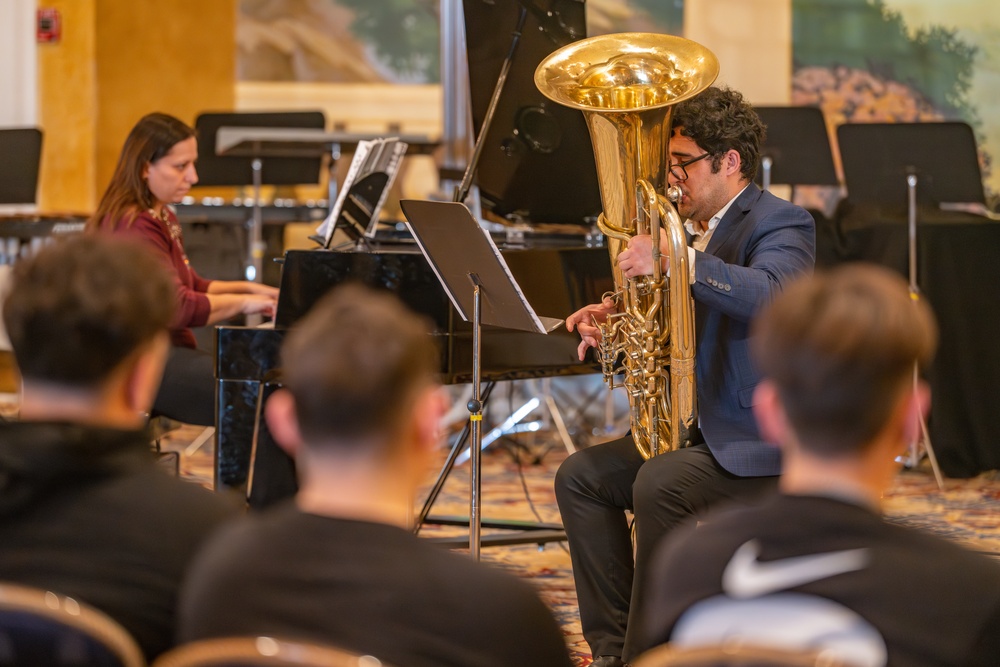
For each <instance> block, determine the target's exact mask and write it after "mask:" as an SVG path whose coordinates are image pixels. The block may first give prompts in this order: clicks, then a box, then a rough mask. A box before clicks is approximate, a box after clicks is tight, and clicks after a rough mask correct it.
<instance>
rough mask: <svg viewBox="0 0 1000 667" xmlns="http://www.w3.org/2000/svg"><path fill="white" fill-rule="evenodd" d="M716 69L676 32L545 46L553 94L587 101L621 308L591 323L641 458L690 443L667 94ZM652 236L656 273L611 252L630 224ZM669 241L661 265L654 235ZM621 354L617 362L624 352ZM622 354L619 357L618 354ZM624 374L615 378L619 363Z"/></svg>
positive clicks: (539, 76) (688, 88)
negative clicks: (624, 397) (625, 268)
mask: <svg viewBox="0 0 1000 667" xmlns="http://www.w3.org/2000/svg"><path fill="white" fill-rule="evenodd" d="M718 73H719V62H718V60H717V59H716V57H715V55H714V54H713V53H712V52H711V51H709V50H708V49H706V48H705V47H703V46H701V45H700V44H697V43H695V42H692V41H690V40H687V39H682V38H680V37H671V36H668V35H657V34H650V33H621V34H616V35H602V36H598V37H591V38H589V39H584V40H581V41H578V42H574V43H572V44H569V45H567V46H565V47H563V48H561V49H559V50H557V51H556V52H554V53H552V54H551V55H550V56H548V57H547V58H546V59H545V60H543V61H542V62H541V63H540V64H539V65H538V68H537V69H536V70H535V85H536V86H537V87H538V89H539V90H540V91H541V92H542V94H543V95H545V96H546V97H548V98H549V99H550V100H552V101H553V102H557V103H559V104H563V105H565V106H568V107H572V108H575V109H580V110H582V111H583V112H584V117H585V118H586V121H587V127H588V129H589V130H590V138H591V141H592V143H593V148H594V155H595V157H596V163H597V175H598V181H599V183H600V189H601V203H602V204H603V208H604V212H603V213H602V214H601V216H600V218H599V219H598V222H597V225H598V228H599V229H600V230H601V232H602V233H603V234H604V235H605V237H606V238H607V243H608V250H609V253H610V255H611V265H612V272H613V274H614V281H615V292H614V293H613V294H610V295H606V296H612V297H613V298H614V299H615V301H616V303H617V306H618V312H617V313H614V314H612V315H610V316H609V317H608V319H607V322H605V323H598V324H599V326H600V330H601V344H600V346H599V348H598V350H597V352H598V357H599V359H600V362H601V368H602V371H603V373H604V379H605V381H606V382H607V383H608V386H609V387H610V388H612V389H614V388H615V387H618V386H623V387H624V388H625V389H626V391H627V393H628V400H629V407H630V413H631V422H632V436H633V438H634V439H635V444H636V448H637V449H638V450H639V453H640V454H641V455H642V457H643V458H645V459H648V458H650V457H651V456H654V455H656V454H660V453H663V452H666V451H671V450H675V449H679V448H680V447H684V446H686V445H688V444H690V439H691V430H692V427H693V425H694V423H695V417H696V414H697V406H696V396H697V394H696V392H695V372H694V358H695V332H694V302H693V301H692V299H691V288H690V285H689V284H688V251H687V242H686V239H685V236H684V227H683V223H682V222H681V219H680V216H679V215H678V213H677V210H676V209H675V208H674V205H673V204H672V203H671V201H669V200H668V199H667V197H670V198H671V199H673V200H676V199H678V198H679V196H680V190H679V189H678V188H671V189H670V190H671V191H673V192H666V193H665V194H666V195H667V196H664V195H663V194H660V193H661V192H663V191H664V188H665V186H666V180H667V168H668V164H667V160H668V159H669V150H668V144H669V141H670V131H671V129H670V116H671V111H672V105H674V104H676V103H678V102H681V101H682V100H685V99H688V98H691V97H694V96H695V95H697V94H698V93H699V92H701V91H702V90H704V89H705V88H707V87H708V86H710V85H711V84H712V82H713V81H714V80H715V78H716V76H718ZM640 234H648V235H650V236H651V237H652V246H653V274H652V275H651V276H637V277H635V278H625V277H624V275H623V274H622V271H621V269H620V268H619V267H618V254H619V253H620V252H621V251H622V250H624V249H625V248H627V247H628V243H629V240H630V239H631V238H632V237H633V236H636V235H640ZM661 234H666V236H667V242H668V247H669V249H670V258H669V268H670V270H669V276H665V275H663V272H662V270H661V267H660V260H661V258H660V245H659V244H660V235H661ZM619 359H620V362H619ZM618 363H620V364H621V366H620V369H619V368H618V366H617V364H618ZM619 373H620V374H621V377H622V380H621V381H620V382H618V383H616V379H615V378H616V375H618V374H619Z"/></svg>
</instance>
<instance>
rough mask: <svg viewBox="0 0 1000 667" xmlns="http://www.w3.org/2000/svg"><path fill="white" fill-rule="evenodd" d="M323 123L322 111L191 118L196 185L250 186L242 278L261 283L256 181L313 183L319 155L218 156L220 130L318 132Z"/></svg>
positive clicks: (317, 178) (258, 185) (258, 183)
mask: <svg viewBox="0 0 1000 667" xmlns="http://www.w3.org/2000/svg"><path fill="white" fill-rule="evenodd" d="M325 125H326V117H325V116H324V114H323V112H322V111H295V112H282V113H259V112H253V113H215V112H211V113H202V114H199V115H198V117H197V118H196V119H195V130H196V131H197V132H198V185H214V186H234V185H235V186H253V189H254V206H253V217H252V218H251V219H250V220H248V221H247V222H248V230H247V232H248V234H247V237H248V240H247V258H246V262H245V266H244V272H245V277H246V279H247V280H251V281H258V282H259V281H260V280H261V268H262V264H263V257H264V247H263V242H262V241H261V238H262V234H263V232H262V229H261V226H262V222H261V213H260V188H261V185H307V184H318V183H319V182H320V173H321V171H322V168H323V157H322V155H321V154H319V153H318V152H314V153H313V154H310V155H296V156H292V157H284V156H269V157H268V159H267V160H264V159H263V156H261V155H220V154H219V153H218V152H217V150H216V147H217V143H218V134H219V130H220V128H223V127H226V128H230V127H245V128H302V129H313V130H318V131H320V132H322V131H323V128H324V127H325Z"/></svg>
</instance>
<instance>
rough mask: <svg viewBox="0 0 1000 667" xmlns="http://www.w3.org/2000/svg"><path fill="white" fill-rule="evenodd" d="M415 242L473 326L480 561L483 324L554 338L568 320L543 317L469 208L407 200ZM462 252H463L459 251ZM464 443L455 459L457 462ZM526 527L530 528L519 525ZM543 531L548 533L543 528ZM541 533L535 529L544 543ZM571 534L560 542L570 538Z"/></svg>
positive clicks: (473, 519)
mask: <svg viewBox="0 0 1000 667" xmlns="http://www.w3.org/2000/svg"><path fill="white" fill-rule="evenodd" d="M400 206H401V208H402V209H403V214H404V215H405V216H406V219H407V224H408V225H409V227H410V231H411V232H412V234H413V238H414V240H415V241H416V242H417V245H418V246H419V248H420V251H421V252H422V253H423V255H424V257H425V258H426V259H427V263H428V264H429V265H430V266H431V268H432V269H433V270H434V273H435V275H436V276H437V278H438V281H439V282H440V283H441V287H442V288H443V289H444V291H445V293H446V294H447V295H448V298H449V299H450V300H451V302H452V305H454V306H455V309H456V310H457V311H458V312H459V314H460V315H461V316H462V318H463V319H464V320H465V321H466V322H471V323H472V399H471V400H470V401H469V405H468V407H469V413H470V417H469V419H470V421H471V423H472V442H471V443H469V448H470V455H471V456H470V458H471V470H470V475H469V476H470V493H469V553H470V555H471V556H472V557H473V559H475V560H479V551H480V546H481V542H480V541H481V527H482V517H481V514H480V512H481V508H482V497H481V493H482V470H481V468H480V463H481V459H482V435H483V433H482V419H483V396H482V394H481V391H480V385H481V376H482V345H481V334H482V325H483V324H488V325H492V326H497V327H503V328H507V329H517V330H520V331H531V332H534V333H542V334H544V333H548V332H550V331H552V330H553V329H555V328H556V327H558V326H559V325H560V324H562V320H557V319H553V318H544V317H539V316H538V315H536V314H535V311H534V309H532V307H531V304H530V303H528V301H527V299H525V298H524V293H523V292H522V291H521V288H520V286H518V284H517V281H515V280H514V277H513V275H512V274H511V272H510V269H509V268H508V267H507V263H506V262H505V261H504V259H503V256H502V255H501V254H500V251H499V250H498V249H497V247H496V245H494V243H493V240H492V239H491V238H490V236H489V234H488V233H487V232H486V231H485V230H483V228H482V227H480V225H479V222H478V221H477V220H476V219H475V217H473V215H472V213H471V212H470V211H469V209H468V208H467V207H466V206H465V204H462V203H457V202H434V201H417V200H403V201H401V202H400ZM455 248H460V249H461V252H455ZM461 446H462V441H461V440H457V441H456V442H455V446H454V447H453V449H452V452H451V454H450V456H449V460H450V461H454V459H455V457H456V456H457V454H458V450H459V449H460V448H461ZM518 527H521V528H524V527H525V526H524V525H523V524H522V525H519V526H518ZM542 528H548V527H547V526H546V527H542ZM538 530H541V529H540V528H536V529H534V531H532V530H529V531H527V532H529V533H532V532H533V535H532V538H531V539H530V540H529V541H537V540H538V535H539V533H538V532H535V531H538ZM564 536H565V533H563V534H562V535H560V536H559V537H564Z"/></svg>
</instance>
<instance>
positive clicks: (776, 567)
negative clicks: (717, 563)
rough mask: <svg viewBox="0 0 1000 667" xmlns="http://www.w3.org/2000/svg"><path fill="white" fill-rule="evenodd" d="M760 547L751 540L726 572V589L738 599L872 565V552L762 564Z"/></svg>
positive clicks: (724, 577) (724, 576)
mask: <svg viewBox="0 0 1000 667" xmlns="http://www.w3.org/2000/svg"><path fill="white" fill-rule="evenodd" d="M759 554H760V544H758V543H757V540H750V541H749V542H747V543H746V544H744V545H743V546H741V547H740V548H739V549H737V550H736V553H734V554H733V557H732V558H731V559H730V561H729V565H727V566H726V569H725V571H724V572H723V573H722V590H723V591H725V593H726V594H727V595H729V596H730V597H732V598H736V599H746V598H753V597H758V596H761V595H767V594H768V593H774V592H776V591H783V590H787V589H789V588H794V587H795V586H801V585H802V584H809V583H812V582H814V581H819V580H821V579H826V578H828V577H832V576H834V575H837V574H844V573H846V572H855V571H857V570H860V569H862V568H864V567H865V565H867V564H868V549H850V550H846V551H833V552H830V553H825V554H812V555H809V556H797V557H795V558H783V559H781V560H775V561H770V562H767V563H761V562H760V561H758V560H757V556H758V555H759Z"/></svg>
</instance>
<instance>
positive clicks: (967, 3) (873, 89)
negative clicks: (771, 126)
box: [792, 0, 1000, 206]
mask: <svg viewBox="0 0 1000 667" xmlns="http://www.w3.org/2000/svg"><path fill="white" fill-rule="evenodd" d="M987 7H993V5H992V3H990V2H984V1H983V0H949V2H940V0H792V12H793V13H792V17H793V18H792V21H793V61H794V67H795V70H794V78H793V91H792V103H793V104H796V105H816V106H819V107H820V108H822V110H823V113H824V115H825V117H826V121H827V124H828V126H829V127H830V131H831V137H832V138H833V140H834V141H835V140H836V134H835V130H834V128H835V127H836V126H837V125H840V124H841V123H844V122H916V121H940V120H961V121H965V122H967V123H969V125H971V126H972V128H973V130H974V132H975V134H976V139H977V143H978V145H979V149H980V150H979V161H980V166H981V168H982V171H983V178H984V182H985V185H986V188H987V201H988V203H992V204H993V205H994V206H995V205H996V204H997V203H1000V202H998V196H1000V169H997V168H995V166H994V164H993V162H994V156H995V155H996V153H997V151H998V150H1000V109H998V108H997V107H996V105H995V103H990V102H989V100H994V101H995V100H996V99H998V95H1000V12H998V11H997V10H996V9H995V8H994V9H986V8H987ZM989 14H992V17H990V16H989Z"/></svg>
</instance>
